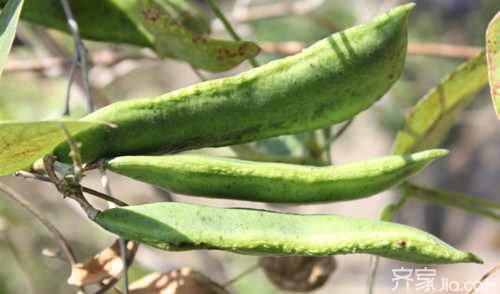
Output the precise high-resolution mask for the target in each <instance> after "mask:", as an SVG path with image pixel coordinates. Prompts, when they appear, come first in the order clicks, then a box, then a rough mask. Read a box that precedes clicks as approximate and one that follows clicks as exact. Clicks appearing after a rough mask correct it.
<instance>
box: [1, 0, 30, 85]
mask: <svg viewBox="0 0 500 294" xmlns="http://www.w3.org/2000/svg"><path fill="white" fill-rule="evenodd" d="M23 3H24V0H10V1H9V2H8V3H7V5H5V7H4V9H3V10H2V14H1V15H0V77H1V76H2V72H3V67H4V66H5V63H6V62H7V56H8V55H9V52H10V48H11V47H12V41H14V37H15V36H16V27H17V21H18V20H19V15H20V14H21V9H22V7H23Z"/></svg>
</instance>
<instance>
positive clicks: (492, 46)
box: [486, 12, 500, 118]
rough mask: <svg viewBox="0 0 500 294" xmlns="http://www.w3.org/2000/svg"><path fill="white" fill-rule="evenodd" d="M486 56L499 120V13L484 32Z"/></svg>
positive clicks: (492, 94) (492, 95)
mask: <svg viewBox="0 0 500 294" xmlns="http://www.w3.org/2000/svg"><path fill="white" fill-rule="evenodd" d="M486 56H487V62H488V75H489V82H490V90H491V98H493V105H494V106H495V112H496V113H497V117H498V118H500V12H498V13H497V15H495V17H494V18H493V19H492V20H491V22H490V24H489V25H488V29H487V30H486Z"/></svg>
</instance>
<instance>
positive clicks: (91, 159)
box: [0, 0, 500, 293]
mask: <svg viewBox="0 0 500 294" xmlns="http://www.w3.org/2000/svg"><path fill="white" fill-rule="evenodd" d="M0 3H1V4H2V7H3V9H2V14H1V15H0V26H1V27H2V35H1V38H0V43H1V44H0V45H1V46H0V56H1V59H0V73H1V71H3V69H4V67H5V68H8V65H9V62H8V61H7V57H8V56H9V54H10V53H11V48H12V46H13V45H12V44H13V42H14V39H15V36H16V34H15V33H16V29H17V28H18V25H19V26H22V25H25V24H27V23H31V24H36V25H37V26H38V27H43V28H45V29H48V30H55V31H60V32H62V34H63V35H64V34H67V35H70V36H71V40H72V41H73V46H74V52H75V57H74V59H73V60H72V61H71V62H70V66H69V73H70V83H69V84H70V85H69V86H68V92H67V97H66V98H67V100H66V104H65V106H64V110H63V111H62V112H61V113H63V114H62V115H60V116H59V117H57V118H55V119H43V120H36V119H32V118H30V117H23V118H22V119H20V120H2V121H1V122H0V137H1V138H2V140H1V141H0V160H1V163H2V164H1V166H0V172H1V173H0V175H2V176H4V177H3V178H4V179H6V180H7V181H6V183H0V188H1V190H2V192H3V194H5V196H10V197H11V198H12V199H14V200H15V201H16V202H17V203H18V204H20V205H21V206H22V207H24V208H26V209H27V210H28V211H29V212H30V213H31V214H32V215H33V216H34V217H35V218H36V219H37V220H38V221H40V222H41V223H42V224H43V225H44V226H46V227H47V228H48V229H49V231H50V232H51V233H52V234H53V235H54V238H55V239H56V240H57V241H58V242H59V243H60V245H61V246H62V249H63V251H64V252H65V257H63V258H64V259H66V260H68V261H69V262H70V264H71V274H69V275H68V276H69V279H68V281H67V282H68V284H70V285H73V286H74V288H73V289H74V290H76V291H79V292H81V293H87V292H94V291H97V292H96V293H104V292H106V291H109V292H113V291H114V292H117V293H240V292H241V293H244V292H245V289H243V288H241V287H238V279H243V278H245V276H248V275H252V274H253V273H252V272H255V271H257V270H260V271H263V273H264V276H263V278H265V279H268V280H269V281H270V282H271V283H272V284H273V285H274V286H272V287H274V288H275V289H280V290H282V291H293V292H310V291H314V290H317V289H320V288H322V287H326V283H327V281H328V280H329V277H330V276H331V275H332V274H333V275H335V271H336V268H337V267H338V265H337V264H336V261H337V258H338V256H340V255H349V256H352V255H359V254H365V255H366V254H368V255H369V256H370V258H371V259H370V262H371V267H370V269H367V275H368V277H369V279H368V281H367V285H366V289H367V291H368V292H372V291H373V290H374V283H375V273H376V272H377V265H378V261H379V258H383V259H389V260H394V261H397V262H405V263H410V264H413V265H417V264H418V265H419V266H422V267H424V266H425V267H427V266H430V265H434V264H455V263H459V264H464V263H477V264H482V263H483V262H485V261H488V260H486V259H485V258H486V257H483V256H482V252H468V251H467V250H466V249H464V248H458V247H457V246H454V245H453V244H448V242H445V241H443V240H441V239H440V238H438V237H437V236H434V235H433V234H432V233H431V232H426V231H425V230H423V229H419V228H416V227H413V226H411V225H407V224H402V223H396V217H397V215H398V213H399V212H400V211H401V210H402V209H403V208H404V207H405V206H407V204H408V203H409V201H410V200H411V199H421V200H424V201H427V202H429V203H433V204H438V205H442V206H445V207H453V208H457V209H461V210H464V211H466V212H468V213H470V214H476V215H479V216H482V217H484V218H490V219H493V220H497V221H498V220H499V219H500V217H499V215H498V212H497V210H498V209H499V208H500V206H499V205H498V204H497V203H495V202H490V201H486V200H480V199H478V198H476V197H472V196H468V195H464V194H459V193H455V192H451V191H445V190H441V189H437V188H434V187H432V184H429V185H421V184H416V183H415V181H413V179H414V176H415V175H416V174H418V173H420V172H422V173H423V174H425V173H426V171H427V167H428V166H429V165H433V164H434V163H435V162H436V163H438V162H441V161H442V160H444V158H446V156H450V150H448V149H445V148H444V147H443V146H444V145H443V140H444V139H445V138H446V137H447V135H448V134H449V132H450V130H451V128H452V126H453V125H454V123H455V121H456V119H457V118H458V117H459V115H460V114H461V113H463V111H464V109H465V108H466V107H467V106H468V105H469V104H470V103H471V101H473V98H474V97H475V95H476V93H478V92H479V91H480V90H481V89H483V88H484V87H485V85H487V84H488V82H489V86H490V89H491V97H492V98H493V99H492V101H493V106H494V107H493V108H494V109H495V111H496V112H497V114H498V113H499V112H498V106H499V105H500V94H499V93H500V70H499V69H498V68H499V66H500V55H499V54H500V53H499V52H500V50H499V49H500V45H499V42H500V41H499V40H500V14H497V15H496V16H495V17H493V18H492V19H491V21H490V23H489V26H488V28H487V30H486V37H485V42H484V46H483V47H480V48H473V49H475V50H472V51H473V53H472V54H471V55H470V56H469V58H468V60H467V61H465V62H464V63H462V64H460V65H459V66H458V67H456V68H455V69H454V70H453V71H452V72H450V73H449V74H448V75H446V76H445V77H442V79H441V81H439V83H436V86H435V87H434V88H432V89H430V90H429V91H428V92H427V93H426V94H425V95H424V96H423V97H422V98H421V99H420V100H419V101H418V102H417V103H416V104H414V105H412V109H411V112H410V113H409V114H408V115H407V116H406V117H405V119H404V122H403V123H402V125H401V126H400V128H399V129H398V131H397V133H396V134H395V136H394V138H393V142H392V150H391V151H390V153H391V154H385V155H383V156H378V157H373V158H366V157H365V158H363V159H360V160H352V161H349V162H345V163H340V164H339V163H335V161H334V157H333V155H335V153H334V152H333V146H335V144H336V143H337V142H338V141H339V140H340V139H341V138H342V135H343V134H345V133H346V132H347V133H348V132H349V131H350V129H351V128H353V126H352V124H351V123H352V122H353V121H355V120H356V118H357V117H358V115H360V114H361V113H363V112H365V111H366V110H370V109H373V108H374V107H375V105H376V103H378V102H381V100H384V99H387V98H385V97H387V96H388V93H390V92H391V90H394V88H395V87H396V86H397V83H398V82H399V81H400V80H401V79H402V75H404V73H405V71H404V70H405V65H406V62H407V54H408V52H411V50H412V48H413V49H414V48H415V47H410V46H409V42H408V39H409V38H408V35H409V33H411V30H412V27H411V25H410V26H409V23H410V22H409V20H410V19H411V15H412V11H413V10H414V9H415V4H414V3H408V4H401V5H399V6H394V7H392V8H387V9H386V10H385V11H379V12H378V13H373V14H372V17H371V18H370V19H367V20H365V21H363V22H358V23H356V24H353V25H352V26H351V27H348V28H338V29H333V30H332V32H331V33H329V34H326V35H325V36H324V37H323V38H319V39H317V40H315V41H313V42H311V44H309V45H303V46H302V48H301V50H299V51H297V52H294V53H290V54H287V55H288V56H286V57H283V56H281V57H279V58H275V60H272V61H263V59H261V56H262V53H261V49H264V45H263V44H259V42H253V41H250V40H244V39H245V38H241V37H240V36H239V35H238V33H237V32H236V30H235V29H234V28H233V26H232V24H231V23H232V22H231V21H230V20H229V18H227V15H225V14H224V13H223V12H222V11H221V9H220V8H219V7H218V6H217V5H216V4H215V3H214V2H213V1H212V0H207V1H206V2H205V3H204V5H202V6H200V5H198V4H194V3H192V1H187V0H106V1H60V0H45V1H30V0H26V1H23V0H8V1H0ZM320 7H321V6H320ZM417 7H418V6H417ZM310 9H311V11H310V12H309V13H310V15H315V16H316V18H315V19H316V20H319V19H320V18H319V17H318V15H317V14H315V13H317V11H320V8H319V7H316V8H314V7H313V8H310ZM41 11H44V12H43V13H40V12H41ZM214 20H218V21H219V22H220V23H221V24H222V26H223V27H224V30H225V32H226V33H227V37H226V38H221V37H220V36H216V35H215V34H213V33H212V29H213V27H214V26H213V25H212V24H211V23H212V22H213V21H214ZM325 21H326V20H325V19H323V21H322V23H323V24H325ZM233 23H235V21H234V20H233ZM326 23H329V24H330V25H332V24H333V23H334V22H332V20H328V21H326ZM248 39H250V37H248ZM94 42H99V43H94ZM87 44H101V45H102V44H117V45H118V46H124V47H123V48H130V49H129V50H132V49H133V50H136V52H138V51H137V49H144V48H146V49H147V50H149V51H148V52H152V53H153V54H154V57H151V53H150V55H142V56H140V58H143V59H147V58H149V59H155V60H160V59H161V60H164V61H165V62H166V61H171V60H177V62H180V63H183V64H186V65H189V66H190V67H191V69H192V70H193V71H194V72H195V73H196V74H197V75H198V77H199V79H200V81H199V82H197V83H195V84H193V85H190V86H186V87H176V88H177V89H176V90H173V91H168V92H167V93H164V94H162V95H156V96H153V97H149V98H142V97H132V98H131V99H124V100H121V101H119V100H120V98H119V97H117V98H113V99H112V101H108V102H104V101H102V100H98V99H96V97H95V89H93V88H92V86H91V84H90V82H89V79H88V66H89V64H90V62H89V60H88V57H89V56H88V55H89V54H88V53H89V51H88V50H87V49H86V45H87ZM260 45H262V48H261V46H260ZM13 51H14V50H13ZM13 51H12V52H13ZM127 59H131V58H130V57H129V58H127ZM261 63H262V64H261ZM244 66H247V67H246V68H244ZM230 70H231V71H230ZM235 72H237V73H235ZM75 77H76V78H75ZM207 77H209V78H207ZM73 80H75V81H80V83H81V88H82V89H83V96H84V97H85V98H86V104H85V105H86V109H87V110H86V111H87V114H82V115H78V114H75V110H74V109H73V107H72V104H71V103H70V102H71V101H73V99H74V96H75V94H74V93H72V92H71V91H70V90H71V89H73V88H72V87H71V82H73ZM136 86H137V87H139V86H140V85H139V84H137V85H136ZM19 107H22V105H19ZM401 112H403V111H402V110H401ZM499 116H500V115H499ZM291 141H293V142H294V144H289V142H291ZM276 143H279V144H281V146H284V149H285V152H276V148H274V149H273V147H272V146H273V144H276ZM292 146H293V147H292ZM367 147H368V148H369V146H367ZM293 148H295V149H296V150H300V151H299V152H296V151H295V152H294V150H292V149H293ZM449 149H451V148H449ZM221 150H223V151H224V152H225V153H224V152H221ZM217 152H219V153H217ZM229 154H231V155H229ZM451 155H453V151H451ZM96 172H98V173H100V174H101V176H102V178H103V179H104V181H103V183H102V185H103V187H102V189H103V190H104V192H99V191H100V190H101V188H99V187H89V186H88V185H86V184H85V179H86V177H88V176H91V175H92V174H95V173H96ZM116 174H118V175H121V176H122V177H123V178H127V179H128V180H129V181H132V179H133V180H136V181H140V182H142V183H144V184H147V185H152V186H154V187H156V189H158V191H161V192H158V193H161V194H162V195H167V196H168V197H166V198H164V199H163V200H161V201H144V200H143V199H140V196H138V197H137V198H136V199H133V200H132V201H128V200H125V199H123V198H122V197H121V196H120V194H119V193H111V190H110V188H109V183H108V182H107V180H108V176H109V175H113V176H115V175H116ZM112 178H113V177H112ZM123 178H122V179H123ZM26 180H29V181H33V180H35V181H37V182H36V184H40V185H42V183H39V181H44V182H48V183H49V184H51V185H52V186H53V187H51V188H52V189H54V187H55V190H53V191H54V194H60V195H62V196H63V199H64V201H65V204H66V203H67V202H68V201H69V202H70V203H71V204H72V205H73V204H77V206H75V207H76V208H77V211H78V213H79V214H76V215H82V214H83V215H84V216H85V217H86V222H88V223H90V224H93V228H94V229H96V230H97V231H98V232H99V234H100V236H104V235H106V234H107V235H108V236H109V235H111V236H114V238H115V239H114V241H112V244H111V245H110V246H109V247H107V248H105V249H102V248H101V249H102V250H101V251H100V252H99V253H98V254H97V255H95V257H94V258H93V259H91V260H90V261H89V262H87V263H81V262H79V261H78V260H77V258H76V257H75V254H74V253H73V249H72V246H70V245H69V243H68V242H67V241H66V240H65V236H64V234H61V233H60V232H59V231H58V230H57V228H56V226H57V225H53V224H52V223H51V221H50V220H49V219H48V218H47V215H49V214H50V211H45V210H38V209H37V208H35V207H34V206H33V205H32V204H31V203H30V201H29V200H27V199H25V197H24V195H23V192H19V191H16V190H15V189H13V188H12V187H10V186H9V184H8V183H13V182H16V181H26ZM125 181H126V180H125ZM111 182H112V181H111ZM45 185H46V184H45ZM44 187H45V186H44ZM389 190H391V191H393V192H395V194H394V195H395V198H392V200H390V201H389V202H387V203H386V204H385V206H384V207H382V208H381V211H380V213H379V219H369V218H360V217H354V216H348V215H336V214H334V213H307V212H305V211H300V208H304V207H308V206H311V205H312V204H321V205H325V206H326V205H332V206H334V205H337V204H338V203H339V202H348V201H351V200H358V201H361V202H363V201H365V200H366V199H367V198H369V197H375V195H377V194H379V193H382V192H384V191H389ZM55 191H57V192H58V193H56V192H55ZM179 194H180V195H183V196H187V197H181V198H177V197H176V195H179ZM172 195H173V196H172ZM2 196H4V195H2ZM200 197H201V198H204V199H205V201H204V202H203V203H201V204H200V203H196V202H195V200H194V199H198V198H200ZM4 198H5V197H4ZM96 198H100V199H103V200H105V201H101V202H99V201H98V200H96ZM179 199H180V200H179ZM192 199H193V200H192ZM215 199H218V200H222V199H230V200H237V201H239V202H224V203H237V205H228V206H225V207H218V205H216V204H215V203H216V202H214V203H212V202H211V201H213V200H215ZM56 200H57V201H58V202H60V201H63V200H61V198H57V199H56ZM3 201H6V200H2V202H3ZM47 201H49V200H48V199H47ZM50 201H54V199H51V200H50ZM126 202H130V203H126ZM132 203H134V204H132ZM256 203H257V204H260V205H261V206H255V205H254V204H256ZM347 204H348V203H347ZM62 207H64V208H65V209H68V210H69V208H67V205H66V206H62ZM290 208H293V209H290ZM292 210H293V211H298V213H292V212H291V211H292ZM0 220H3V217H2V219H0ZM65 221H67V222H70V221H72V220H71V219H68V220H65ZM5 222H7V223H8V222H9V217H5ZM16 228H17V229H19V228H20V227H16ZM22 229H23V230H34V228H30V227H28V226H25V227H22ZM81 234H84V235H85V234H87V233H86V232H85V231H82V232H81ZM4 236H5V238H4V239H5V240H7V243H8V236H7V234H4ZM94 237H95V236H94V235H92V237H91V236H85V237H84V240H86V241H88V242H90V241H91V240H92V239H93V238H94ZM144 247H145V248H148V249H149V250H160V251H162V250H163V251H170V252H172V254H179V253H177V252H179V251H190V252H199V253H201V254H207V255H204V256H208V257H206V258H208V259H209V260H211V262H213V263H216V264H217V263H219V262H220V261H218V260H217V259H216V258H214V257H213V255H210V254H211V253H212V252H226V253H227V254H228V255H230V256H251V257H253V258H254V260H255V263H254V264H255V266H250V267H249V269H248V271H246V272H245V271H244V269H241V272H242V275H241V276H240V277H238V278H236V275H232V278H234V279H233V280H230V278H227V280H226V281H220V280H219V279H218V278H217V277H216V276H215V275H213V274H211V273H210V272H202V271H201V270H198V269H196V268H189V267H188V266H187V265H186V266H181V267H178V268H171V269H170V270H169V271H159V272H148V273H145V274H144V275H143V276H142V277H136V276H135V275H134V273H135V272H134V268H135V266H136V264H137V263H138V262H140V261H137V260H138V259H139V258H136V257H137V256H136V255H137V252H138V248H144ZM11 248H13V249H12V251H13V252H14V253H15V252H16V251H17V249H16V246H14V245H13V246H11ZM153 248H154V249H153ZM96 250H97V249H96ZM155 252H156V251H155ZM94 253H95V252H94ZM46 254H47V253H46ZM16 256H18V255H16ZM87 259H90V257H89V258H87ZM346 260H347V259H346ZM134 261H136V262H134ZM19 264H20V265H21V266H22V265H23V263H22V262H21V261H20V262H19ZM219 266H220V264H219ZM22 267H23V266H22ZM25 270H26V269H25ZM487 270H488V269H485V270H484V272H486V271H487ZM490 274H492V273H490ZM30 275H31V274H28V273H27V274H26V275H25V276H26V277H27V279H28V280H30V279H29V278H28V277H29V276H30ZM226 277H228V276H226ZM53 278H54V279H61V276H59V275H57V276H53ZM486 278H487V276H485V277H483V279H486ZM475 279H476V280H479V279H480V277H475ZM120 281H121V282H120ZM480 282H481V281H480ZM480 282H479V283H480ZM27 285H28V287H31V286H30V285H31V283H27ZM334 286H335V285H332V287H334ZM33 287H35V286H33ZM270 287H271V286H270ZM6 291H7V290H6ZM30 291H35V290H33V289H30ZM169 291H170V292H169ZM2 292H3V289H2V288H0V293H2ZM253 293H255V292H253Z"/></svg>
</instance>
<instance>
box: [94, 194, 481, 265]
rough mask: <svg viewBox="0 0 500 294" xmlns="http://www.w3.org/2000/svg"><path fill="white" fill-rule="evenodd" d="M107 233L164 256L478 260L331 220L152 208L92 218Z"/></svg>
mask: <svg viewBox="0 0 500 294" xmlns="http://www.w3.org/2000/svg"><path fill="white" fill-rule="evenodd" d="M94 220H95V222H96V223H97V224H99V225H100V226H101V227H103V228H104V229H106V230H108V231H110V232H112V233H115V234H117V235H120V236H122V237H125V238H127V239H130V240H135V241H138V242H141V243H144V244H147V245H150V246H153V247H156V248H160V249H163V250H169V251H185V250H196V249H218V250H225V251H231V252H235V253H241V254H248V255H306V256H327V255H336V254H351V253H368V254H374V255H378V256H382V257H387V258H391V259H396V260H401V261H408V262H414V263H425V264H432V263H459V262H476V263H482V260H481V259H480V258H479V257H477V256H475V255H473V254H471V253H467V252H462V251H459V250H457V249H455V248H453V247H451V246H450V245H447V244H446V243H444V242H443V241H441V240H439V239H438V238H436V237H434V236H432V235H430V234H428V233H426V232H423V231H421V230H418V229H415V228H412V227H408V226H405V225H401V224H396V223H391V222H383V221H373V220H366V219H361V218H355V217H346V216H335V215H319V214H317V215H299V214H285V213H277V212H270V211H263V210H250V209H238V208H214V207H209V206H200V205H195V204H187V203H173V202H170V203H153V204H146V205H139V206H127V207H120V208H113V209H108V210H104V211H102V212H100V213H99V214H97V216H96V218H95V219H94Z"/></svg>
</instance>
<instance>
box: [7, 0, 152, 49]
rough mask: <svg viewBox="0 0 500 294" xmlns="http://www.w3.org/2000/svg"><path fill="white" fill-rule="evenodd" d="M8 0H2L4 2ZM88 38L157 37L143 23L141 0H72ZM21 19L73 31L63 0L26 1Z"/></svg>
mask: <svg viewBox="0 0 500 294" xmlns="http://www.w3.org/2000/svg"><path fill="white" fill-rule="evenodd" d="M5 3H6V0H0V4H2V6H3V5H4V4H5ZM69 4H70V6H71V10H72V12H73V15H74V17H75V21H76V22H77V24H78V28H79V33H80V36H81V37H82V38H84V39H89V40H95V41H103V42H110V43H127V44H133V45H138V46H142V47H153V37H152V36H151V34H149V33H148V31H147V30H146V29H145V28H144V26H143V25H142V22H141V19H142V15H141V11H140V9H139V5H138V3H137V0H98V1H96V0H94V1H89V0H86V1H81V0H70V1H69ZM21 19H22V20H25V21H29V22H32V23H36V24H38V25H41V26H44V27H47V28H52V29H56V30H59V31H63V32H67V33H69V25H68V21H67V19H66V16H65V14H64V10H63V7H62V5H61V0H43V1H40V0H30V1H26V3H25V4H24V7H23V11H22V13H21Z"/></svg>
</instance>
